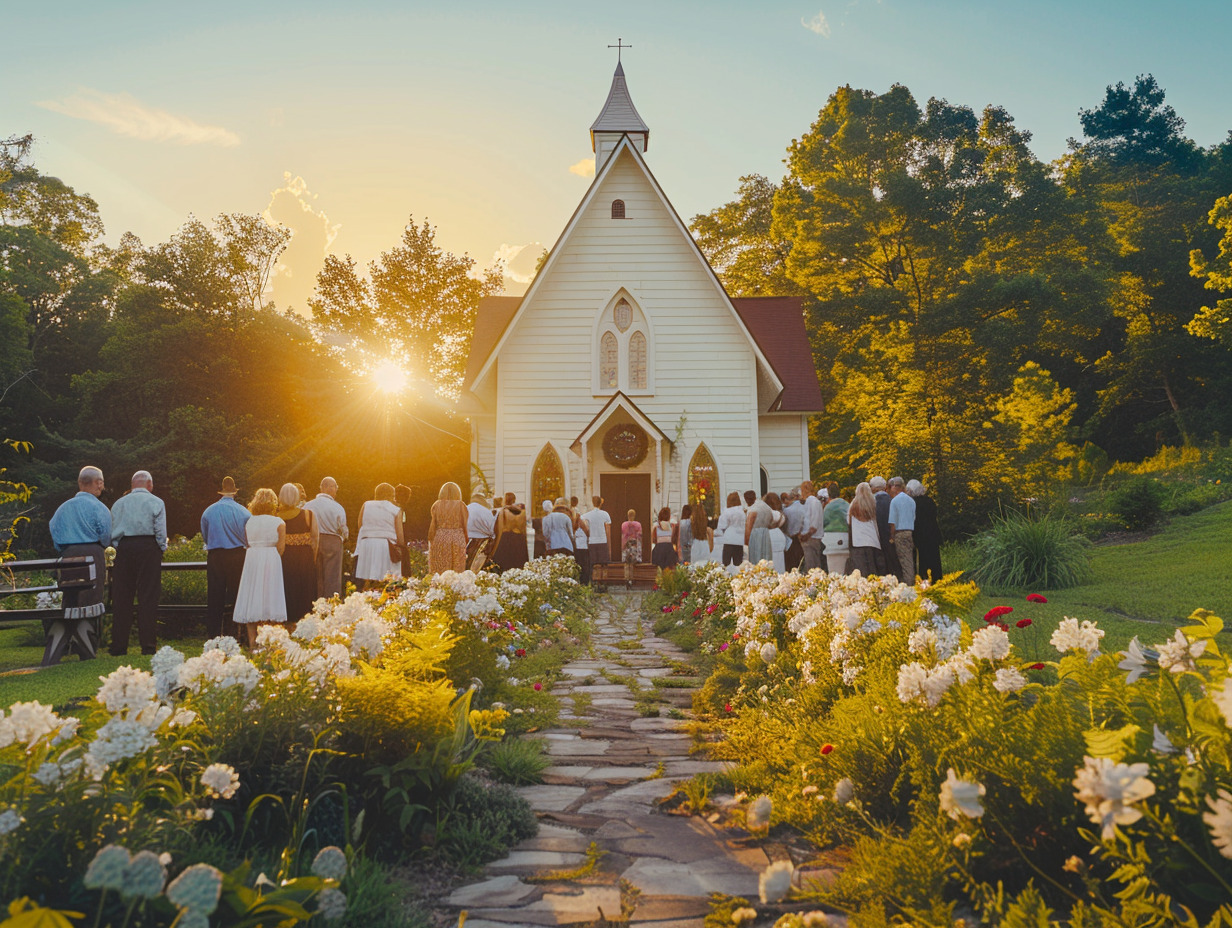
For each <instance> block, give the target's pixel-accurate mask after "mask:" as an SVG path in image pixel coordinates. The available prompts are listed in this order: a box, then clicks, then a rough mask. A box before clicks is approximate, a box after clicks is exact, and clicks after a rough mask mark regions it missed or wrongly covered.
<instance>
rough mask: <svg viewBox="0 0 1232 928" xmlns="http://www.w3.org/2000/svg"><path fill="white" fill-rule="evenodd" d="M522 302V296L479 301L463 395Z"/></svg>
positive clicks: (494, 297)
mask: <svg viewBox="0 0 1232 928" xmlns="http://www.w3.org/2000/svg"><path fill="white" fill-rule="evenodd" d="M521 302H522V298H521V297H520V296H485V297H484V298H483V299H481V300H480V301H479V306H478V308H477V309H476V310H475V330H474V332H472V333H471V349H470V351H471V353H470V355H469V356H468V357H467V359H466V377H465V378H464V379H463V381H462V392H463V393H465V392H466V391H467V390H469V389H470V388H471V386H472V385H473V384H474V383H475V378H476V377H477V376H478V375H479V370H480V368H482V367H483V362H484V361H486V360H488V357H489V356H490V355H491V354H492V349H493V348H495V347H496V343H497V342H498V341H500V337H501V335H503V334H504V332H505V328H506V326H508V325H509V321H510V320H511V319H513V316H514V313H516V312H517V311H518V306H519V305H520V304H521Z"/></svg>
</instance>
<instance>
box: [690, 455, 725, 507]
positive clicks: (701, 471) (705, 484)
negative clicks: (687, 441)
mask: <svg viewBox="0 0 1232 928" xmlns="http://www.w3.org/2000/svg"><path fill="white" fill-rule="evenodd" d="M699 500H700V501H701V503H702V505H703V506H705V507H706V514H707V515H708V516H710V518H712V519H715V518H718V515H719V468H718V467H717V466H716V465H715V463H714V458H713V457H712V456H711V454H710V449H709V448H707V447H706V445H705V443H702V444H700V445H698V446H697V450H696V451H694V452H693V459H692V460H691V461H689V502H690V504H692V505H697V503H698V501H699Z"/></svg>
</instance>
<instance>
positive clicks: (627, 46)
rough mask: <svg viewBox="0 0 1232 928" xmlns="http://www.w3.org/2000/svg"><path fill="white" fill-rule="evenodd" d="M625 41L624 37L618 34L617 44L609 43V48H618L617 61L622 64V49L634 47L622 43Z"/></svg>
mask: <svg viewBox="0 0 1232 928" xmlns="http://www.w3.org/2000/svg"><path fill="white" fill-rule="evenodd" d="M623 41H624V39H621V38H620V37H619V36H618V37H617V38H616V44H615V45H609V46H608V48H614V49H616V63H617V64H620V52H621V50H622V49H625V48H632V47H633V46H632V45H622V44H621V43H622V42H623Z"/></svg>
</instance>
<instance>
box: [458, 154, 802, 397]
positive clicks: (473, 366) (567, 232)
mask: <svg viewBox="0 0 1232 928" xmlns="http://www.w3.org/2000/svg"><path fill="white" fill-rule="evenodd" d="M622 152H627V153H628V155H629V157H631V158H632V159H633V163H634V164H635V165H637V167H638V169H639V171H640V172H641V174H642V175H643V177H644V178H645V179H646V181H647V183H648V184H649V186H650V189H651V191H652V192H653V193H654V195H655V196H656V197H657V198H658V199H659V201H660V202H661V203H662V205H663V206H664V208H665V210H666V212H667V215H668V217H669V219H670V221H671V222H672V224H673V225H674V226H675V228H676V230H677V232H678V234H679V235H680V236H681V237H682V239H683V240H684V241H685V242H687V243H688V247H689V249H690V250H691V252H692V253H693V255H694V256H695V258H696V259H697V261H699V262H700V264H701V266H702V268H703V269H704V271H705V273H706V275H707V276H708V277H709V278H710V281H711V283H712V284H713V286H714V288H715V290H716V291H717V292H718V295H719V298H720V299H721V300H722V302H723V303H725V304H726V305H727V306H729V307H730V308H731V311H732V315H733V316H735V319H736V322H737V324H738V325H739V327H740V330H741V331H742V332H743V333H744V335H745V337H746V338H747V340H748V344H749V346H750V347H751V348H752V349H753V354H754V356H755V357H756V358H757V363H758V364H759V365H760V366H761V367H762V369H763V370H764V371H765V373H766V375H767V377H768V378H769V380H770V381H771V382H772V383H773V386H774V389H775V390H777V391H782V389H783V386H784V385H783V383H782V381H781V380H780V379H779V376H778V374H777V372H776V371H775V369H774V365H773V364H771V363H770V361H769V360H768V359H767V358H766V356H765V354H763V352H762V349H761V346H760V345H759V344H758V342H757V340H756V339H755V338H754V337H753V335H752V333H751V332H750V331H749V329H748V326H747V325H746V324H745V322H744V320H743V319H742V318H741V316H740V313H739V312H737V311H736V308H735V307H734V306H733V305H732V301H731V298H730V297H729V296H728V295H727V291H726V290H725V289H723V284H722V283H721V282H720V281H719V278H718V276H717V275H716V274H715V272H714V268H712V267H711V266H710V262H709V261H707V260H706V256H705V255H704V254H702V251H701V249H700V248H699V247H698V245H697V242H696V241H695V240H694V238H693V236H692V235H690V234H689V229H688V227H687V226H686V225H685V224H684V222H683V221H682V220H681V218H680V214H679V213H677V212H676V208H675V207H674V206H672V203H671V201H670V200H669V199H668V198H667V194H666V193H664V192H663V188H662V187H660V186H659V182H658V180H657V179H656V178H655V176H654V173H653V172H652V171H651V170H650V166H649V165H648V164H646V160H645V159H644V158H643V157H642V155H641V153H640V152H639V151H638V150H637V146H636V145H634V144H633V143H632V142H630V140H629V137H628V136H627V135H626V136H625V137H623V138H622V139H621V140H620V144H619V145H617V147H616V149H615V150H614V151H613V152H612V155H611V157H609V158H608V159H607V160H606V161H605V162H604V163H603V166H602V167H601V168H600V169H599V172H598V173H597V174H596V175H595V179H594V182H593V183H592V184H591V185H590V189H589V190H588V191H587V192H586V195H585V196H584V197H583V198H582V202H581V203H579V204H578V206H577V209H576V210H574V212H573V216H572V217H570V219H569V222H568V223H567V224H566V225H565V228H564V231H562V232H561V234H560V237H559V238H558V239H557V240H556V244H555V245H553V246H552V250H551V251H550V252H549V253H548V257H547V260H546V261H545V262H544V264H543V267H542V268H540V270H539V273H538V274H536V275H535V279H534V281H533V282H532V283H531V285H530V289H528V290H527V291H526V293H525V294H524V295H523V296H522V298H521V301H520V302H519V303H518V304H517V306H515V307H514V309H513V310H512V312H511V314H510V316H509V318H508V319H507V320H506V321H505V324H504V326H503V330H502V332H501V334H500V335H499V336H498V337H497V339H496V342H495V343H494V344H492V345H491V346H490V347H487V351H486V354H485V355H479V352H478V350H477V349H479V348H481V347H486V346H481V345H480V344H479V343H478V341H477V340H473V341H472V344H471V357H470V358H469V359H468V362H467V377H466V382H465V386H464V389H469V390H473V389H474V388H475V387H476V386H477V385H479V384H480V383H482V381H483V380H484V379H485V378H486V377H487V375H488V372H489V371H490V370H491V368H492V364H493V362H494V361H495V359H496V356H497V355H498V354H499V353H500V350H501V347H502V346H503V345H504V343H505V341H506V339H508V337H509V334H510V332H512V331H513V329H514V327H515V326H516V325H517V322H518V320H519V319H520V318H521V316H522V314H523V313H524V312H525V311H526V307H527V306H528V305H530V304H531V303H532V302H533V300H534V296H535V294H536V292H537V291H538V290H539V288H540V286H541V285H542V282H543V281H544V280H546V279H548V278H549V277H550V276H551V275H552V273H553V271H554V269H555V265H556V262H557V258H558V257H559V256H560V254H561V252H562V250H563V246H564V244H565V243H566V242H567V241H568V240H569V238H570V237H571V235H572V233H573V231H574V229H575V228H576V227H577V225H578V223H579V221H580V220H581V217H582V216H583V215H584V214H585V213H586V210H587V208H588V207H589V206H590V204H591V203H592V202H593V201H594V199H595V197H596V196H597V194H598V191H599V190H600V189H601V188H602V187H603V185H604V181H605V180H606V179H607V177H608V176H609V175H610V174H611V173H612V171H613V168H614V166H615V164H616V163H617V162H618V161H619V160H620V157H619V156H620V154H621V153H622ZM504 299H510V300H512V299H516V298H515V297H505V298H504ZM478 328H479V323H478V320H476V330H478ZM477 355H478V357H477Z"/></svg>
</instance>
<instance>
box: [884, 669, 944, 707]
mask: <svg viewBox="0 0 1232 928" xmlns="http://www.w3.org/2000/svg"><path fill="white" fill-rule="evenodd" d="M953 685H954V668H953V667H951V666H950V665H949V664H942V665H941V666H940V667H934V668H933V669H932V670H931V671H930V670H928V669H926V668H925V667H924V665H923V664H921V663H919V662H918V661H914V662H912V663H910V664H904V665H903V666H902V667H899V668H898V687H897V691H898V698H899V700H900V701H902V702H905V703H908V702H912V701H913V700H916V699H921V698H922V699H923V700H924V701H925V703H927V704H928V706H929V707H936V706H937V704H938V703H940V702H941V697H942V696H944V695H945V693H946V691H947V690H948V689H949V688H950V687H951V686H953Z"/></svg>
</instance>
